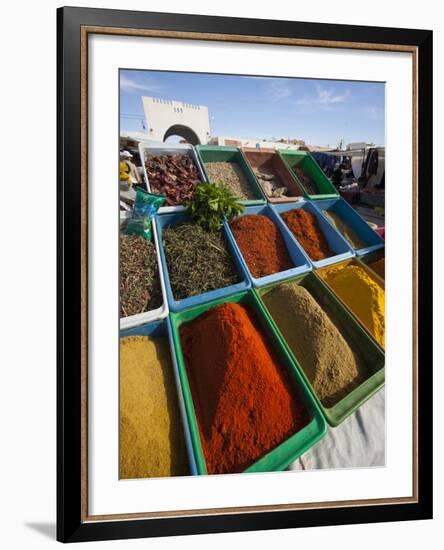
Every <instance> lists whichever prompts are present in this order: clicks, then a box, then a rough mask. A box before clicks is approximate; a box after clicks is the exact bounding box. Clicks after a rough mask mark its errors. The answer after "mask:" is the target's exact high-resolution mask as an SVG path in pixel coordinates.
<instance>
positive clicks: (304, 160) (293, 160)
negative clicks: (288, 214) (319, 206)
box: [278, 149, 339, 199]
mask: <svg viewBox="0 0 444 550" xmlns="http://www.w3.org/2000/svg"><path fill="white" fill-rule="evenodd" d="M278 153H279V155H280V156H281V157H282V158H283V159H284V161H285V163H286V164H287V166H288V168H289V169H290V171H291V173H292V174H293V176H294V178H295V179H296V181H297V182H298V183H299V186H300V187H301V188H302V189H303V190H304V194H305V196H306V197H307V198H308V199H333V198H337V197H338V196H339V194H338V192H337V191H336V189H335V186H334V185H333V184H332V183H331V182H330V180H329V179H328V178H327V176H326V175H325V174H324V172H323V171H322V170H321V168H320V166H319V164H318V163H317V162H316V161H315V160H314V158H313V157H312V156H311V155H310V153H308V152H307V151H298V150H295V151H290V150H288V149H279V150H278ZM299 169H300V170H302V172H303V173H304V174H305V175H306V176H307V177H309V178H310V179H311V180H312V181H313V182H314V184H315V186H316V188H317V191H318V192H317V193H314V192H310V190H309V189H307V188H306V186H304V184H303V182H302V181H301V179H300V178H299V177H298V175H297V170H299Z"/></svg>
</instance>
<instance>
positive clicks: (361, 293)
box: [321, 264, 385, 347]
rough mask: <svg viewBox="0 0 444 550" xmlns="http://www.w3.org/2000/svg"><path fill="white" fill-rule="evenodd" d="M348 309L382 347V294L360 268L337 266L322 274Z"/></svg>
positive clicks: (383, 313) (383, 316)
mask: <svg viewBox="0 0 444 550" xmlns="http://www.w3.org/2000/svg"><path fill="white" fill-rule="evenodd" d="M321 277H322V278H323V279H324V280H325V281H326V282H327V283H328V284H329V285H330V286H331V287H332V288H333V290H334V291H335V292H336V294H337V295H338V296H339V297H340V298H341V299H342V300H343V302H345V303H346V304H347V306H348V307H349V308H350V310H351V311H352V312H353V313H354V314H355V315H356V317H357V318H358V319H359V320H360V321H361V322H362V324H363V325H364V326H365V327H366V328H367V329H368V331H369V332H370V333H371V334H373V336H374V337H375V339H376V341H377V342H378V343H379V344H380V345H381V346H382V347H384V346H385V292H384V289H383V288H381V287H380V286H379V285H378V283H376V282H375V281H374V280H373V279H372V278H371V277H370V275H369V274H368V273H367V272H366V271H365V270H364V269H363V268H362V267H360V266H358V265H354V264H348V265H345V266H344V265H336V266H334V267H332V268H330V269H328V270H327V271H325V272H323V273H321Z"/></svg>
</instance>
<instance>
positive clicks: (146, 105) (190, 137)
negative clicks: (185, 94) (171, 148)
mask: <svg viewBox="0 0 444 550" xmlns="http://www.w3.org/2000/svg"><path fill="white" fill-rule="evenodd" d="M142 102H143V109H144V111H145V119H146V122H147V125H148V131H147V139H149V140H154V141H166V140H167V139H168V138H169V137H170V136H180V137H182V138H184V140H185V141H187V142H188V143H192V144H193V145H198V144H205V143H208V139H209V137H210V118H209V115H208V107H206V106H205V105H192V104H190V103H183V102H182V101H173V100H170V99H161V98H157V97H146V96H144V97H142Z"/></svg>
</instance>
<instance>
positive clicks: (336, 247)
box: [271, 200, 355, 268]
mask: <svg viewBox="0 0 444 550" xmlns="http://www.w3.org/2000/svg"><path fill="white" fill-rule="evenodd" d="M271 208H272V209H273V210H274V212H276V214H277V216H278V218H279V220H280V221H281V222H282V223H283V225H284V227H285V231H287V232H288V234H289V235H290V237H291V239H293V240H294V241H295V242H297V243H298V244H299V246H300V247H301V248H302V249H303V246H302V245H301V244H300V243H299V241H298V239H297V237H295V236H294V235H293V233H292V232H291V231H290V229H289V228H288V226H287V224H286V223H285V221H284V220H283V219H282V214H283V213H284V212H288V211H289V210H295V209H297V208H304V209H305V210H306V211H307V212H310V213H311V214H313V215H314V216H315V217H316V219H317V221H318V224H319V227H320V230H321V231H322V233H323V235H324V237H325V238H326V240H327V243H328V246H329V248H330V250H331V251H332V252H334V254H333V255H332V256H330V257H328V258H324V259H322V260H318V261H314V260H312V259H311V258H310V263H311V264H312V265H313V267H315V268H320V267H323V266H325V265H329V264H332V263H336V262H339V261H341V260H345V259H347V258H350V257H352V256H354V255H355V252H354V250H353V249H352V248H351V246H350V245H349V244H348V243H347V241H346V240H345V239H344V237H343V236H342V235H341V234H340V233H339V232H338V231H337V230H336V228H335V227H334V226H333V225H332V224H331V223H330V222H329V221H328V220H327V218H326V217H325V216H324V215H323V214H322V213H321V212H320V211H319V210H318V209H317V208H316V207H315V206H314V205H313V202H311V201H307V200H304V201H301V202H297V203H291V204H290V203H287V204H274V205H273V206H271ZM304 253H305V254H306V256H307V257H309V256H308V254H307V252H306V251H305V250H304Z"/></svg>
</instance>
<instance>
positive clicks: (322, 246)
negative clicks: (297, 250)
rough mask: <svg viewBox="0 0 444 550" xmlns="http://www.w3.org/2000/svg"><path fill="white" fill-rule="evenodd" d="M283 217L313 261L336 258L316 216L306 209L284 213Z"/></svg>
mask: <svg viewBox="0 0 444 550" xmlns="http://www.w3.org/2000/svg"><path fill="white" fill-rule="evenodd" d="M281 217H282V219H283V220H284V222H285V223H286V224H287V226H288V229H289V230H290V231H291V232H292V233H293V235H294V236H295V237H296V239H297V240H298V241H299V243H300V244H301V246H302V248H303V249H304V250H305V252H306V253H307V254H308V255H309V256H310V258H311V259H312V260H313V261H315V262H317V261H319V260H323V259H324V258H329V257H330V256H334V254H335V253H334V252H332V251H331V250H330V247H329V246H328V242H327V239H326V238H325V237H324V234H323V233H322V230H321V228H320V227H319V223H318V220H317V219H316V216H315V215H314V214H312V213H311V212H307V210H305V209H304V208H295V209H294V210H288V211H287V212H282V214H281Z"/></svg>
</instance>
